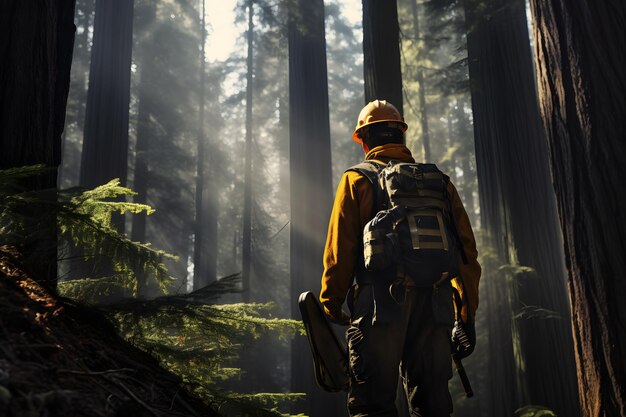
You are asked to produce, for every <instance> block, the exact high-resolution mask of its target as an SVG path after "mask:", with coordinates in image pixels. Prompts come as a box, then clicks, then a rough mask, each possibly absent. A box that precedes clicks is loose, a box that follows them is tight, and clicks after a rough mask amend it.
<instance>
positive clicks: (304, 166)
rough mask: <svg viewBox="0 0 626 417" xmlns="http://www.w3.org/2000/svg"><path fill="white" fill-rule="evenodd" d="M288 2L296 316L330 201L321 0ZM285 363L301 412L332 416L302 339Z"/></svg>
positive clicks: (315, 275)
mask: <svg viewBox="0 0 626 417" xmlns="http://www.w3.org/2000/svg"><path fill="white" fill-rule="evenodd" d="M293 5H294V7H293V9H292V10H291V16H290V18H289V24H288V39H289V137H290V140H289V167H290V168H289V169H290V176H291V182H290V189H291V224H290V242H291V248H290V255H291V256H290V258H291V267H290V268H291V272H290V275H291V300H292V313H291V314H292V317H293V318H298V319H299V318H300V313H299V310H298V304H297V302H298V296H299V295H300V293H302V292H303V291H311V290H312V291H314V292H316V291H318V290H319V287H320V277H321V274H322V264H321V259H322V252H323V247H324V241H325V230H326V228H327V224H328V216H329V215H330V209H331V206H332V201H331V199H332V189H331V188H332V181H331V172H332V171H331V159H330V158H331V155H330V126H329V118H328V117H329V115H328V114H329V110H328V81H327V69H326V40H325V32H324V29H325V28H324V2H323V1H322V0H313V1H311V0H294V1H293ZM312 155H314V157H313V156H312ZM291 367H292V368H291V369H292V372H291V384H292V391H294V392H306V393H307V401H306V405H307V407H306V410H307V414H310V415H312V416H314V417H318V416H320V417H321V416H327V415H335V410H333V409H332V405H331V404H329V403H330V402H329V401H328V399H327V398H325V399H324V400H322V399H321V398H319V399H318V396H320V393H319V389H318V388H317V387H316V386H314V384H313V381H314V379H313V373H312V370H313V367H312V363H311V358H310V352H309V346H308V345H307V342H306V340H305V339H304V338H296V340H294V343H293V346H292V354H291ZM344 408H345V407H344Z"/></svg>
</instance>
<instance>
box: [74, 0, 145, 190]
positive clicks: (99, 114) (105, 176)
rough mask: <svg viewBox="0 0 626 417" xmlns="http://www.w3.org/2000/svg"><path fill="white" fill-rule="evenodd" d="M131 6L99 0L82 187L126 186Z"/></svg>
mask: <svg viewBox="0 0 626 417" xmlns="http://www.w3.org/2000/svg"><path fill="white" fill-rule="evenodd" d="M133 5H134V1H133V0H97V1H96V12H95V19H94V34H93V46H92V49H91V64H90V69H89V90H88V93H87V108H86V116H85V132H84V139H83V153H82V162H81V172H80V184H81V185H82V186H84V187H94V186H97V185H100V184H102V183H105V182H107V181H109V180H111V179H112V178H120V180H121V182H122V184H125V183H126V176H127V165H128V106H129V102H130V66H131V55H132V45H133Z"/></svg>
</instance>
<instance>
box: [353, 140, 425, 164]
mask: <svg viewBox="0 0 626 417" xmlns="http://www.w3.org/2000/svg"><path fill="white" fill-rule="evenodd" d="M365 160H366V161H371V160H377V161H381V162H384V163H387V162H389V161H391V160H395V161H401V162H411V163H413V162H415V159H413V155H411V151H410V150H409V148H407V147H406V146H404V145H402V144H399V143H387V144H385V145H382V146H377V147H375V148H374V149H371V150H370V151H369V152H368V153H367V155H365Z"/></svg>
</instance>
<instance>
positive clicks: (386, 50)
mask: <svg viewBox="0 0 626 417" xmlns="http://www.w3.org/2000/svg"><path fill="white" fill-rule="evenodd" d="M399 33H400V28H399V25H398V6H397V3H396V0H385V1H380V0H363V72H364V80H365V102H366V103H368V102H370V101H372V100H376V99H380V100H387V101H389V102H391V103H392V104H393V105H394V106H396V108H397V109H398V110H399V111H400V114H404V112H403V108H402V71H401V67H400V38H399ZM421 87H422V85H421V84H420V88H421Z"/></svg>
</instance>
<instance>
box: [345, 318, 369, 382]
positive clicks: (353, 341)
mask: <svg viewBox="0 0 626 417" xmlns="http://www.w3.org/2000/svg"><path fill="white" fill-rule="evenodd" d="M364 339H365V336H364V335H363V332H362V331H361V329H359V328H358V327H356V326H354V325H352V326H350V327H348V330H346V342H347V344H348V355H349V357H350V377H351V378H352V380H353V382H356V383H360V382H364V381H365V380H366V379H367V378H368V375H367V370H366V368H365V360H364V358H363V349H362V347H363V340H364Z"/></svg>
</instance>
